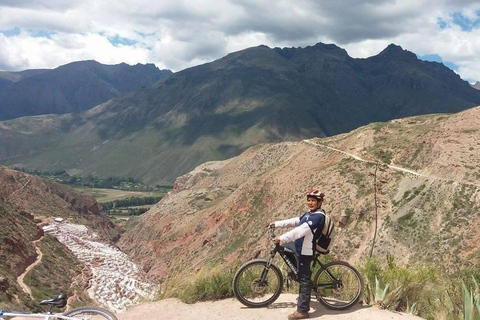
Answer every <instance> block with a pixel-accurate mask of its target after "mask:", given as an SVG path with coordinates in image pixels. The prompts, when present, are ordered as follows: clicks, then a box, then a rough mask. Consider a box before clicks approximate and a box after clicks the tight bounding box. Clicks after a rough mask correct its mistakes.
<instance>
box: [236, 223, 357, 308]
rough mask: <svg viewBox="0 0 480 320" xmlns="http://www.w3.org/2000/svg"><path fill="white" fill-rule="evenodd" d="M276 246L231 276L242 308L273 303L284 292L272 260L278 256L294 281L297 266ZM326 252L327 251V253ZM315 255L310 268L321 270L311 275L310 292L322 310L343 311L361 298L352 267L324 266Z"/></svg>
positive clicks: (280, 276)
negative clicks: (243, 306)
mask: <svg viewBox="0 0 480 320" xmlns="http://www.w3.org/2000/svg"><path fill="white" fill-rule="evenodd" d="M269 231H270V237H271V239H274V238H275V234H274V228H273V227H270V228H269ZM286 250H288V249H285V248H284V247H282V246H281V245H279V244H278V243H276V244H275V248H274V249H273V250H271V251H270V257H269V258H268V259H255V260H251V261H248V262H247V263H245V264H243V265H242V266H241V267H240V268H239V269H238V271H237V272H236V273H235V276H234V277H233V285H232V286H233V293H234V294H235V297H236V298H237V299H238V300H239V301H240V302H241V303H242V304H244V305H245V306H247V307H251V308H260V307H265V306H268V305H269V304H271V303H273V302H274V301H275V300H277V298H278V297H279V296H280V293H281V292H282V289H283V284H284V277H283V275H282V272H281V271H280V269H279V268H278V267H277V266H276V265H274V264H273V262H272V261H273V258H274V257H275V255H276V254H277V253H279V254H280V256H281V257H282V259H283V261H284V262H285V264H286V265H287V266H288V268H289V269H290V272H289V278H291V279H292V280H294V281H298V280H297V275H298V271H297V267H296V263H293V262H292V261H291V260H290V259H289V257H288V252H287V251H286ZM327 253H328V252H327ZM327 253H320V252H315V254H314V256H313V263H312V266H311V267H312V268H314V270H315V267H316V266H317V265H318V266H319V267H320V268H319V269H318V271H317V272H316V273H315V275H314V276H313V286H312V293H313V295H314V296H315V297H316V298H317V300H318V301H319V302H320V303H321V304H323V305H324V306H325V307H327V308H330V309H336V310H343V309H346V308H348V307H351V306H352V305H354V304H355V303H357V302H358V301H359V300H360V298H361V297H362V293H363V280H362V276H361V275H360V273H359V272H358V271H357V269H355V268H354V267H353V266H351V265H350V264H348V263H347V262H343V261H332V262H329V263H326V264H323V263H322V262H321V261H320V260H319V257H320V255H321V254H327Z"/></svg>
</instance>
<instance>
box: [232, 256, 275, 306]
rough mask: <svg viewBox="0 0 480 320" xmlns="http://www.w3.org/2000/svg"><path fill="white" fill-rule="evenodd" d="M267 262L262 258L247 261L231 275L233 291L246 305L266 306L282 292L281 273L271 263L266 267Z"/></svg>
mask: <svg viewBox="0 0 480 320" xmlns="http://www.w3.org/2000/svg"><path fill="white" fill-rule="evenodd" d="M267 264H268V263H267V260H264V259H256V260H252V261H249V262H247V263H245V264H244V265H242V266H241V267H240V268H239V269H238V271H237V272H236V273H235V276H234V277H233V284H232V287H233V293H234V294H235V297H236V298H237V299H238V300H239V301H240V302H241V303H242V304H244V305H246V306H247V307H250V308H260V307H266V306H268V305H269V304H271V303H273V302H274V301H275V300H277V298H278V296H279V295H280V293H281V292H282V288H283V276H282V273H281V272H280V270H279V269H278V267H276V266H275V265H273V264H271V265H270V267H269V268H267Z"/></svg>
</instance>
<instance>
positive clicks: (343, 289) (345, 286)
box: [313, 261, 363, 310]
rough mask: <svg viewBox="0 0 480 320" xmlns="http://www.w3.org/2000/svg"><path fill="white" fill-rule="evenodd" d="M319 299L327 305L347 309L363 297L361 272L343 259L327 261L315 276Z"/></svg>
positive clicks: (314, 285)
mask: <svg viewBox="0 0 480 320" xmlns="http://www.w3.org/2000/svg"><path fill="white" fill-rule="evenodd" d="M314 279H315V280H314V284H313V288H314V290H315V294H316V296H317V300H318V301H319V302H320V303H321V304H323V305H324V306H325V307H327V308H330V309H336V310H343V309H346V308H348V307H350V306H352V305H354V304H355V303H357V302H358V301H359V300H360V298H361V297H362V293H363V280H362V276H361V275H360V273H359V272H358V271H357V269H355V268H354V267H352V266H351V265H349V264H348V263H346V262H343V261H333V262H329V263H327V264H326V265H325V266H324V267H323V268H322V269H320V270H319V271H318V272H317V274H316V275H315V278H314Z"/></svg>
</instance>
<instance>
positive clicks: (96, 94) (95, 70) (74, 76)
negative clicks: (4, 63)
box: [0, 61, 172, 120]
mask: <svg viewBox="0 0 480 320" xmlns="http://www.w3.org/2000/svg"><path fill="white" fill-rule="evenodd" d="M171 73H172V72H171V71H169V70H159V69H158V68H157V67H156V66H155V65H154V64H146V65H142V64H137V65H135V66H130V65H128V64H126V63H121V64H118V65H104V64H100V63H98V62H96V61H79V62H73V63H70V64H67V65H64V66H60V67H58V68H56V69H52V70H50V69H39V70H25V71H21V72H7V71H2V72H0V120H7V119H13V118H18V117H22V116H31V115H41V114H50V113H54V114H64V113H71V112H75V113H78V112H82V111H85V110H88V109H90V108H92V107H94V106H96V105H98V104H100V103H102V102H105V101H108V100H110V99H113V98H117V97H120V96H122V95H123V94H125V93H128V92H131V91H134V90H137V89H139V88H140V87H142V86H146V85H149V84H151V83H153V82H156V81H157V80H159V79H161V78H163V77H166V76H168V75H170V74H171Z"/></svg>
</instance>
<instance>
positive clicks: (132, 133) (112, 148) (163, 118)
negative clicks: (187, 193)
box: [0, 43, 480, 184]
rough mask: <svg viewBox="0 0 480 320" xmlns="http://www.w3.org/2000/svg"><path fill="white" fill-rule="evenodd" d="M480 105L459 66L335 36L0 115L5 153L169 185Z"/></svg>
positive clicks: (4, 156) (42, 164) (12, 161)
mask: <svg viewBox="0 0 480 320" xmlns="http://www.w3.org/2000/svg"><path fill="white" fill-rule="evenodd" d="M42 74H43V73H41V74H40V75H42ZM27 79H28V78H27ZM479 104H480V91H478V90H475V89H473V88H472V87H471V86H470V84H469V83H467V82H466V81H463V80H462V79H461V78H460V77H459V76H458V75H457V74H456V73H455V72H453V71H452V70H450V69H448V68H447V67H445V66H444V65H443V64H441V63H437V62H427V61H422V60H419V59H417V57H416V55H415V54H414V53H412V52H409V51H406V50H403V49H402V48H401V47H399V46H396V45H393V44H392V45H390V46H388V47H387V48H386V49H385V50H383V51H382V52H381V53H380V54H378V55H376V56H373V57H370V58H367V59H354V58H351V57H350V56H349V55H348V54H347V52H346V51H345V50H343V49H341V48H339V47H337V46H335V45H333V44H322V43H318V44H316V45H314V46H310V47H306V48H283V49H281V48H273V49H272V48H268V47H266V46H259V47H254V48H249V49H245V50H242V51H239V52H234V53H231V54H229V55H227V56H225V57H224V58H221V59H219V60H216V61H213V62H211V63H207V64H204V65H200V66H196V67H192V68H189V69H186V70H183V71H180V72H177V73H173V74H171V75H170V76H168V77H165V78H162V79H160V80H159V81H157V82H155V83H153V84H151V85H148V86H145V87H142V88H140V89H138V90H136V91H133V92H131V93H129V94H127V95H125V96H123V97H121V98H118V99H113V100H109V101H108V102H105V103H102V104H100V105H98V106H96V107H94V108H92V109H90V110H87V111H84V112H81V113H73V114H66V115H54V116H52V115H43V116H39V117H23V118H20V119H15V120H11V121H3V122H0V145H1V146H2V148H1V149H0V161H1V162H2V163H3V164H6V165H15V166H20V167H21V166H25V167H28V168H32V169H39V170H47V171H53V170H57V169H66V170H67V171H68V172H70V173H72V174H83V175H86V174H93V175H98V176H103V177H106V176H124V177H134V178H138V179H142V180H143V181H144V182H147V183H152V184H172V183H173V182H174V181H175V179H176V178H177V177H178V176H180V175H182V174H185V173H187V172H189V171H190V170H191V169H193V168H194V167H195V166H197V165H199V164H201V163H204V162H206V161H210V160H222V159H227V158H230V157H232V156H236V155H238V154H240V153H241V152H242V151H244V150H246V149H248V148H249V147H251V146H254V145H256V144H259V143H264V142H279V141H298V140H302V139H306V138H313V137H325V136H332V135H336V134H340V133H345V132H349V131H350V130H353V129H355V128H358V127H360V126H363V125H366V124H368V123H371V122H375V121H388V120H391V119H396V118H402V117H407V116H412V115H419V114H428V113H452V112H458V111H461V110H465V109H467V108H471V107H473V106H476V105H479Z"/></svg>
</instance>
